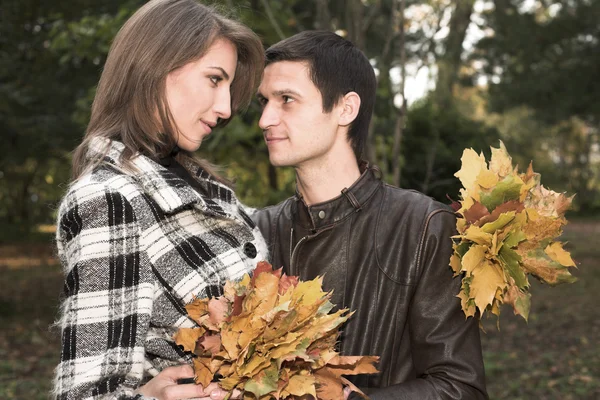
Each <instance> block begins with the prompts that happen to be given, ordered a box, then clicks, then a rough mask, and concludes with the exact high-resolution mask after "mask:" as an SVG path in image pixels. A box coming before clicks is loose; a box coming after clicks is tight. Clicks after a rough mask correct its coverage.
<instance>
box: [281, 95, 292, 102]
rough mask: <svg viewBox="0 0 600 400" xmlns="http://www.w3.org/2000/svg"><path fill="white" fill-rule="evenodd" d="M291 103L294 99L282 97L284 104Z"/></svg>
mask: <svg viewBox="0 0 600 400" xmlns="http://www.w3.org/2000/svg"><path fill="white" fill-rule="evenodd" d="M292 101H294V99H293V98H291V97H290V96H283V102H284V103H291V102H292Z"/></svg>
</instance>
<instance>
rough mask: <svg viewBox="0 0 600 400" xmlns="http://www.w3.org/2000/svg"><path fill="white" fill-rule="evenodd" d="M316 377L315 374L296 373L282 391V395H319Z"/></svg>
mask: <svg viewBox="0 0 600 400" xmlns="http://www.w3.org/2000/svg"><path fill="white" fill-rule="evenodd" d="M315 383H316V378H315V377H314V376H313V375H300V374H298V375H294V376H292V377H291V378H290V380H289V381H288V383H287V385H286V386H285V387H284V389H283V391H282V392H281V394H282V397H283V398H285V397H287V396H297V397H302V396H306V395H310V396H313V397H314V398H316V397H317V391H316V389H315Z"/></svg>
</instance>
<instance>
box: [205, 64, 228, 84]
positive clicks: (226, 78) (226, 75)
mask: <svg viewBox="0 0 600 400" xmlns="http://www.w3.org/2000/svg"><path fill="white" fill-rule="evenodd" d="M208 68H212V69H218V70H219V71H221V73H222V74H223V77H224V78H225V80H226V81H228V80H229V74H228V73H227V72H225V70H224V69H223V68H221V67H208Z"/></svg>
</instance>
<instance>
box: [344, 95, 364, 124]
mask: <svg viewBox="0 0 600 400" xmlns="http://www.w3.org/2000/svg"><path fill="white" fill-rule="evenodd" d="M340 102H341V106H342V108H341V114H340V120H339V122H340V125H341V126H348V125H350V124H351V123H352V122H354V120H355V119H356V117H357V116H358V110H360V96H359V95H358V94H357V93H356V92H348V93H346V94H345V95H344V97H342V99H341V100H340Z"/></svg>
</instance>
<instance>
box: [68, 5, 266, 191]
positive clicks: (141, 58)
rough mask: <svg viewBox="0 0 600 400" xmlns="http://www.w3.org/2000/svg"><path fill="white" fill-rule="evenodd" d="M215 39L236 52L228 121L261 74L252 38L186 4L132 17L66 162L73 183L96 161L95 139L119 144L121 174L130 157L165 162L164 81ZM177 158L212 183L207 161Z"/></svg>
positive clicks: (207, 10) (168, 123)
mask: <svg viewBox="0 0 600 400" xmlns="http://www.w3.org/2000/svg"><path fill="white" fill-rule="evenodd" d="M217 39H227V40H229V41H230V42H231V43H233V44H234V45H235V47H236V49H237V54H238V63H237V67H236V73H235V78H234V80H233V82H232V85H231V109H232V115H233V114H234V113H235V112H236V111H238V110H239V109H240V108H242V107H245V106H246V105H247V104H248V103H249V101H250V99H251V98H252V96H253V95H254V93H255V90H256V87H257V86H258V83H259V80H260V77H261V74H262V70H263V65H264V52H263V47H262V44H261V42H260V39H259V38H258V36H257V35H256V34H255V33H254V32H252V30H250V29H249V28H248V27H246V26H245V25H243V24H241V23H239V22H237V21H234V20H232V19H229V18H226V17H224V16H223V15H221V14H219V13H218V12H217V11H216V10H215V9H214V8H211V7H207V6H204V5H202V4H199V3H197V2H196V1H194V0H152V1H150V2H148V3H147V4H145V5H144V6H143V7H141V8H140V9H139V10H138V11H136V12H135V14H134V15H133V16H132V17H131V18H130V19H129V20H128V21H127V22H126V23H125V24H124V25H123V27H122V28H121V30H120V31H119V33H118V34H117V35H116V37H115V39H114V41H113V43H112V46H111V48H110V51H109V53H108V57H107V59H106V63H105V65H104V70H103V72H102V75H101V77H100V81H99V83H98V87H97V90H96V96H95V98H94V102H93V105H92V112H91V118H90V122H89V125H88V127H87V130H86V133H85V137H84V139H83V141H82V143H81V144H80V145H79V146H78V147H77V149H76V150H75V152H74V155H73V179H78V178H79V177H81V175H83V174H84V173H85V172H87V171H90V170H91V169H92V168H93V167H95V166H96V165H98V164H99V163H100V162H101V161H102V159H103V158H104V155H103V154H96V155H94V156H90V154H88V151H89V146H90V143H91V141H92V140H94V138H96V137H103V138H107V139H109V140H117V141H119V142H122V143H123V144H124V145H125V150H124V152H123V154H122V160H121V162H122V163H123V167H125V168H132V165H131V158H132V157H133V156H135V155H136V154H138V153H142V154H144V155H147V156H149V157H153V158H160V157H162V156H165V155H168V154H169V153H170V152H171V150H172V149H173V147H174V146H175V144H176V143H175V139H174V138H175V137H177V132H178V131H177V127H176V124H175V122H174V120H173V116H172V115H171V112H170V111H169V108H168V105H167V100H166V95H165V82H166V77H167V75H168V74H169V72H171V71H173V70H175V69H177V68H180V67H182V66H184V65H186V64H187V63H189V62H191V61H195V60H197V59H199V58H201V57H202V56H203V55H204V54H205V53H206V52H207V50H208V49H209V47H210V46H211V45H212V44H213V42H214V41H215V40H217ZM227 122H228V120H223V121H221V122H220V124H221V125H225V124H226V123H227ZM106 151H108V148H107V149H106ZM177 157H178V158H179V159H180V160H182V161H183V160H184V159H186V158H187V159H189V160H192V161H193V162H194V163H195V164H197V165H198V166H200V167H202V168H204V169H205V170H207V172H209V173H211V174H213V175H214V176H215V177H216V178H217V179H219V178H218V176H217V175H216V174H215V173H214V171H213V170H212V167H211V165H210V164H209V163H208V162H205V161H204V160H200V159H197V158H194V157H193V155H192V154H188V153H185V152H183V151H182V152H181V153H180V154H179V155H178V156H177Z"/></svg>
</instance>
